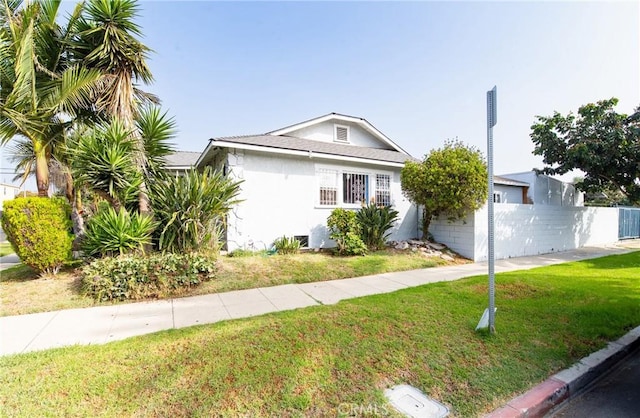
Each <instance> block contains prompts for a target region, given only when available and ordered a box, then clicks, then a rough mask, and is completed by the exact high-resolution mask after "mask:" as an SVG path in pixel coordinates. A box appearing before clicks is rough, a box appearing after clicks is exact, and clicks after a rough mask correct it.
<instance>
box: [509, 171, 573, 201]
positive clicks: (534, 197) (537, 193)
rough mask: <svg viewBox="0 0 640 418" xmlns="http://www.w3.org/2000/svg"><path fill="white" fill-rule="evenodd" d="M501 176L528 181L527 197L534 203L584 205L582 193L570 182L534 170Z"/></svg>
mask: <svg viewBox="0 0 640 418" xmlns="http://www.w3.org/2000/svg"><path fill="white" fill-rule="evenodd" d="M501 176H502V177H506V178H509V179H512V180H517V181H522V182H525V183H529V193H528V197H529V199H531V201H532V202H533V204H534V205H554V206H584V193H582V192H581V191H579V190H576V188H575V186H574V185H573V184H571V183H564V182H562V181H560V180H558V179H554V178H552V177H549V176H545V175H539V176H538V175H536V173H535V171H527V172H524V173H514V174H502V175H501Z"/></svg>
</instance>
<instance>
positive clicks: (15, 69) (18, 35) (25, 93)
mask: <svg viewBox="0 0 640 418" xmlns="http://www.w3.org/2000/svg"><path fill="white" fill-rule="evenodd" d="M59 5H60V2H59V1H55V0H40V1H36V2H34V3H29V4H27V5H25V6H24V7H20V6H21V2H20V1H16V0H4V1H3V4H2V8H1V11H0V22H1V23H0V144H1V145H5V144H6V143H7V142H8V141H10V140H11V139H13V138H23V139H26V140H27V141H29V142H30V143H31V146H32V150H33V156H34V160H35V174H36V183H37V187H38V195H39V196H44V197H46V196H48V191H49V161H50V159H51V155H52V151H53V149H54V147H55V145H56V143H58V142H59V141H60V140H61V139H62V138H63V134H64V132H65V130H66V129H68V128H69V127H70V126H71V123H72V122H71V118H72V117H73V116H75V115H76V114H77V113H78V112H79V110H80V109H89V108H90V106H91V100H90V98H91V95H92V91H93V90H94V89H95V88H96V86H97V82H98V80H99V77H100V73H99V71H97V70H95V69H94V70H90V69H87V68H84V67H82V66H79V65H77V64H73V63H72V62H70V61H69V59H68V58H69V57H68V54H67V53H66V44H67V42H68V40H69V39H70V37H71V35H72V32H71V28H72V27H73V26H74V24H75V21H76V20H77V19H78V17H79V15H80V11H81V9H82V8H81V7H76V9H75V11H74V13H73V14H72V15H71V17H70V18H69V24H68V25H67V27H66V28H62V27H60V26H59V25H58V24H57V23H56V17H57V13H58V6H59Z"/></svg>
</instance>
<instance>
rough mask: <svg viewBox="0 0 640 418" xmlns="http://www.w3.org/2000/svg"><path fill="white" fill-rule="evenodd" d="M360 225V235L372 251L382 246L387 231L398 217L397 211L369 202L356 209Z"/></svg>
mask: <svg viewBox="0 0 640 418" xmlns="http://www.w3.org/2000/svg"><path fill="white" fill-rule="evenodd" d="M356 219H357V221H358V225H359V226H360V237H361V238H362V241H363V242H364V243H365V245H366V246H367V247H368V248H369V249H370V250H372V251H375V250H378V249H380V248H384V244H385V241H386V240H387V237H389V235H390V233H387V231H388V230H389V229H391V227H392V226H393V223H394V222H395V221H396V220H397V219H398V211H397V210H394V209H392V208H391V207H390V206H377V205H376V204H375V203H370V204H369V205H368V206H364V207H363V208H362V209H360V210H359V211H358V214H357V215H356Z"/></svg>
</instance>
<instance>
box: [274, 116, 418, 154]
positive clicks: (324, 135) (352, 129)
mask: <svg viewBox="0 0 640 418" xmlns="http://www.w3.org/2000/svg"><path fill="white" fill-rule="evenodd" d="M267 135H284V136H293V137H297V138H302V139H309V140H313V141H322V142H331V143H340V144H348V145H355V146H360V147H367V148H377V149H384V150H389V151H396V152H401V153H403V154H407V152H406V151H405V150H403V149H402V148H400V147H399V146H398V145H397V144H396V143H394V142H393V141H391V139H389V138H388V137H387V136H386V135H384V134H383V133H382V132H380V131H379V130H378V129H377V128H376V127H374V126H373V125H372V124H370V123H369V122H368V121H367V120H366V119H364V118H358V117H354V116H347V115H341V114H338V113H329V114H328V115H324V116H320V117H318V118H314V119H310V120H308V121H305V122H300V123H297V124H295V125H291V126H287V127H285V128H282V129H278V130H276V131H271V132H268V133H267Z"/></svg>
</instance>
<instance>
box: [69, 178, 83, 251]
mask: <svg viewBox="0 0 640 418" xmlns="http://www.w3.org/2000/svg"><path fill="white" fill-rule="evenodd" d="M73 198H74V199H73V202H72V203H71V220H72V221H73V233H74V235H75V236H76V238H77V239H81V238H82V237H83V236H84V234H85V229H84V218H83V217H82V194H81V192H80V190H76V191H75V193H74V196H73Z"/></svg>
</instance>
